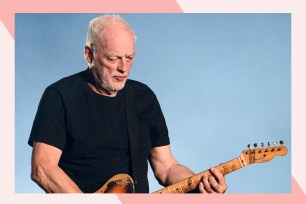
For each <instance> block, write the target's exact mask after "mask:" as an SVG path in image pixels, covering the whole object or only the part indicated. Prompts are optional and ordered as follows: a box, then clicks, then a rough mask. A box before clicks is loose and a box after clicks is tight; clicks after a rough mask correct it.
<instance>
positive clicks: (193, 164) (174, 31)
mask: <svg viewBox="0 0 306 204" xmlns="http://www.w3.org/2000/svg"><path fill="white" fill-rule="evenodd" d="M96 16H97V14H16V38H15V40H16V89H15V90H16V134H15V139H16V143H15V145H16V146H15V148H16V168H15V174H16V177H15V178H16V180H15V190H16V193H37V192H43V191H42V190H41V189H40V188H39V187H38V186H37V185H36V184H35V183H34V182H32V181H31V180H30V161H31V150H32V149H31V147H29V146H28V145H27V140H28V137H29V133H30V130H31V126H32V122H33V119H34V116H35V113H36V109H37V106H38V103H39V100H40V97H41V95H42V93H43V91H44V89H45V88H46V87H47V86H48V85H49V84H51V83H53V82H55V81H57V80H59V79H61V78H62V77H65V76H68V75H71V74H74V73H76V72H79V71H81V70H84V69H85V68H86V63H85V60H84V59H83V47H84V42H85V36H86V31H87V25H88V21H89V20H90V19H92V18H94V17H96ZM121 16H122V17H123V18H125V19H126V20H127V21H128V22H129V23H130V25H131V26H132V27H133V28H134V30H135V33H136V35H137V37H138V38H137V46H136V49H137V50H136V52H137V53H136V59H135V64H134V66H133V70H132V73H131V76H130V78H132V79H135V80H139V81H141V82H143V83H146V84H147V85H149V86H150V87H151V88H152V89H153V90H154V91H155V93H156V95H157V96H158V99H159V102H160V104H161V107H162V110H163V112H164V115H165V118H166V121H167V124H168V128H169V132H170V139H171V146H172V152H173V154H174V156H175V157H176V158H177V160H178V161H180V162H181V163H182V164H185V165H186V166H188V167H189V168H191V169H192V170H193V171H194V172H200V171H203V170H205V169H208V168H210V167H211V166H214V165H218V164H220V163H222V162H225V161H228V160H231V159H233V158H235V157H238V156H239V155H240V153H241V151H242V150H244V149H247V144H249V143H252V144H253V143H255V142H258V143H261V142H265V143H266V142H271V141H278V140H280V139H282V140H284V142H285V145H286V146H287V147H288V148H289V154H288V155H286V156H285V157H276V158H274V159H273V160H272V161H270V162H268V163H264V164H253V165H250V166H247V167H245V168H243V169H241V170H239V171H237V172H234V173H232V174H229V175H228V176H227V177H226V180H227V183H228V191H227V192H228V193H289V192H290V190H291V188H290V187H291V159H290V157H291V153H290V146H291V141H290V138H291V135H290V134H291V110H290V109H291V81H290V80H291V70H290V64H291V61H290V54H291V50H290V47H291V42H290V39H291V36H290V35H291V34H290V33H291V32H290V27H291V16H290V14H123V15H121ZM149 182H150V191H151V192H152V191H154V190H157V189H159V188H161V186H159V184H158V183H157V181H155V179H154V176H153V175H152V172H151V171H150V172H149Z"/></svg>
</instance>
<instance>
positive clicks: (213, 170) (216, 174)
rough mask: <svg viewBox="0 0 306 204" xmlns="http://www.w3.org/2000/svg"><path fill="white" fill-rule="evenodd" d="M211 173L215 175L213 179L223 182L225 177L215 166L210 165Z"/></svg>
mask: <svg viewBox="0 0 306 204" xmlns="http://www.w3.org/2000/svg"><path fill="white" fill-rule="evenodd" d="M210 172H211V174H212V175H213V176H214V177H215V179H216V180H217V182H218V183H219V184H220V185H222V184H223V183H225V177H224V176H223V174H221V173H220V172H219V171H218V170H217V169H216V168H214V167H212V168H211V169H210Z"/></svg>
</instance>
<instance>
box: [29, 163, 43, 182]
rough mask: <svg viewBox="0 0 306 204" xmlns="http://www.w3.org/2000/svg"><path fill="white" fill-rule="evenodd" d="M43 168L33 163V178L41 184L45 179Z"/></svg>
mask: <svg viewBox="0 0 306 204" xmlns="http://www.w3.org/2000/svg"><path fill="white" fill-rule="evenodd" d="M43 175H44V173H43V168H42V167H41V166H39V165H33V166H32V171H31V179H32V181H34V182H35V183H37V184H41V183H42V181H43Z"/></svg>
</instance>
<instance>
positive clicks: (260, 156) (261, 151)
mask: <svg viewBox="0 0 306 204" xmlns="http://www.w3.org/2000/svg"><path fill="white" fill-rule="evenodd" d="M279 143H280V144H281V145H280V146H276V144H277V142H273V146H271V145H270V142H268V147H263V146H264V145H263V143H261V148H258V147H257V146H258V145H257V143H255V144H254V147H252V146H251V145H248V148H249V149H247V150H243V151H242V154H241V157H243V158H244V161H245V164H246V165H248V164H253V163H262V162H268V161H270V160H272V159H273V158H274V157H275V156H285V155H286V154H287V152H288V150H287V147H286V146H284V145H283V141H280V142H279Z"/></svg>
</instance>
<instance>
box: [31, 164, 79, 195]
mask: <svg viewBox="0 0 306 204" xmlns="http://www.w3.org/2000/svg"><path fill="white" fill-rule="evenodd" d="M31 178H32V180H33V181H35V182H36V183H37V184H38V185H39V186H40V187H41V188H42V189H44V190H45V191H46V192H48V193H82V191H81V190H80V188H79V187H78V186H77V185H76V184H75V182H73V181H72V180H71V178H70V177H69V176H68V175H67V174H66V173H65V172H64V171H63V170H62V169H61V168H60V167H58V166H56V167H44V168H43V167H34V168H33V170H32V174H31Z"/></svg>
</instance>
